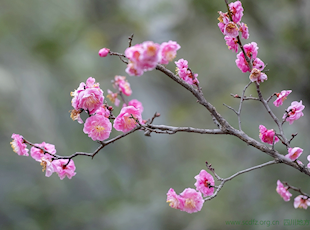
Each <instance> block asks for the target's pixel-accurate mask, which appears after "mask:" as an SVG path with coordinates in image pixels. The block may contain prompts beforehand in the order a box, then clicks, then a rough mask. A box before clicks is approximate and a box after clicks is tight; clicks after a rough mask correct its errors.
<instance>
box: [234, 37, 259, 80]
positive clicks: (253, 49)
mask: <svg viewBox="0 0 310 230" xmlns="http://www.w3.org/2000/svg"><path fill="white" fill-rule="evenodd" d="M243 48H244V51H245V53H246V55H247V56H248V58H249V59H250V60H251V61H253V60H254V62H253V67H254V68H256V67H257V68H256V69H259V70H263V67H264V66H265V65H264V63H263V62H262V61H261V60H260V59H259V60H256V57H257V53H258V51H257V50H258V46H257V44H256V42H251V43H249V44H245V45H244V46H243ZM255 62H256V63H255ZM236 65H237V67H238V68H239V69H240V70H241V71H242V72H243V73H245V72H250V71H251V70H250V67H249V65H248V63H247V61H246V59H245V57H244V54H243V52H240V53H238V54H237V59H236ZM262 65H263V66H262ZM263 77H265V76H263Z"/></svg>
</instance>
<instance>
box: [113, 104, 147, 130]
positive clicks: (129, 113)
mask: <svg viewBox="0 0 310 230" xmlns="http://www.w3.org/2000/svg"><path fill="white" fill-rule="evenodd" d="M137 120H138V121H139V122H140V124H142V117H141V111H140V110H139V109H137V108H135V107H133V106H126V107H123V108H122V110H121V112H120V114H119V115H118V116H117V117H116V118H115V120H114V124H113V127H114V128H115V129H116V130H117V131H122V132H123V133H126V132H129V131H130V130H132V129H134V128H135V127H136V126H137Z"/></svg>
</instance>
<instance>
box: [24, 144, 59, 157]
mask: <svg viewBox="0 0 310 230" xmlns="http://www.w3.org/2000/svg"><path fill="white" fill-rule="evenodd" d="M35 146H38V147H40V148H42V149H44V150H45V151H46V152H48V153H51V154H56V149H55V145H52V144H49V143H45V142H42V143H41V144H35ZM42 149H39V148H36V147H31V149H30V153H31V157H32V158H33V159H35V160H36V161H41V159H42V158H43V157H44V158H46V159H49V160H51V159H52V158H53V156H52V155H50V154H48V153H44V151H43V150H42Z"/></svg>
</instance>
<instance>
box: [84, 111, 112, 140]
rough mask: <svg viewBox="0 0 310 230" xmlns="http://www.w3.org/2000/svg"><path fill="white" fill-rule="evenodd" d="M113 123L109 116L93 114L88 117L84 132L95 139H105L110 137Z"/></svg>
mask: <svg viewBox="0 0 310 230" xmlns="http://www.w3.org/2000/svg"><path fill="white" fill-rule="evenodd" d="M111 130H112V124H111V122H110V120H109V119H108V118H106V117H105V116H103V115H101V114H96V115H93V116H91V117H89V118H87V119H86V121H85V124H84V128H83V132H84V133H85V134H88V136H89V137H90V138H91V139H92V140H93V141H96V140H98V141H103V140H105V139H107V138H109V136H110V133H111Z"/></svg>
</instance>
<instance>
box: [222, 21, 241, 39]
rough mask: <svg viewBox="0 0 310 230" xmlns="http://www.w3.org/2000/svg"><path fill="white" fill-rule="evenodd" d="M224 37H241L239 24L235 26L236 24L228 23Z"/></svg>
mask: <svg viewBox="0 0 310 230" xmlns="http://www.w3.org/2000/svg"><path fill="white" fill-rule="evenodd" d="M223 34H224V35H227V36H229V37H232V38H235V37H237V36H238V35H239V29H238V26H237V24H235V23H234V22H228V23H227V24H226V25H225V26H224V33H223Z"/></svg>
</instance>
